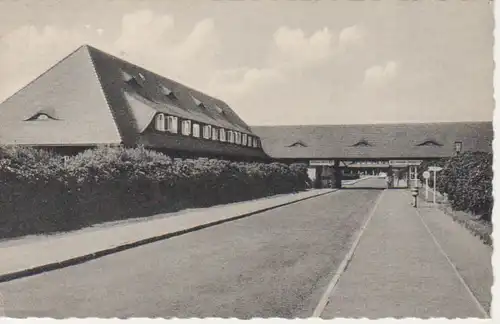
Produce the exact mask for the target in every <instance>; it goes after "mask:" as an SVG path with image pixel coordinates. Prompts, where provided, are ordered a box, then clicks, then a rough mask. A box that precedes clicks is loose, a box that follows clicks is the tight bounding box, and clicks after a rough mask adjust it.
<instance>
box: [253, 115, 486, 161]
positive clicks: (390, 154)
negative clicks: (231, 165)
mask: <svg viewBox="0 0 500 324" xmlns="http://www.w3.org/2000/svg"><path fill="white" fill-rule="evenodd" d="M252 129H253V130H254V132H255V133H256V134H257V135H259V136H260V138H261V140H262V146H263V148H264V151H265V152H266V153H267V154H268V155H269V156H270V157H272V158H280V159H287V158H289V159H300V158H303V159H327V158H328V159H330V158H331V159H333V158H346V159H347V158H349V159H350V158H352V159H369V158H388V159H390V158H393V159H404V158H407V159H412V158H438V157H448V156H452V155H453V154H454V152H455V142H461V143H462V149H463V151H487V152H491V150H492V147H491V144H492V140H493V124H492V122H449V123H425V124H424V123H407V124H372V125H308V126H253V127H252Z"/></svg>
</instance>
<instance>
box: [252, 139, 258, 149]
mask: <svg viewBox="0 0 500 324" xmlns="http://www.w3.org/2000/svg"><path fill="white" fill-rule="evenodd" d="M253 147H254V148H258V147H259V139H258V138H254V139H253Z"/></svg>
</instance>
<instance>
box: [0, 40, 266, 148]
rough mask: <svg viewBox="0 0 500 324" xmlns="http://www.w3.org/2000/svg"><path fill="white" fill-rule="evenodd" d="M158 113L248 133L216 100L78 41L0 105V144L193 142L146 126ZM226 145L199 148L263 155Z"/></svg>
mask: <svg viewBox="0 0 500 324" xmlns="http://www.w3.org/2000/svg"><path fill="white" fill-rule="evenodd" d="M158 112H163V113H167V114H170V115H174V116H178V117H180V118H185V119H190V120H192V121H194V122H199V123H201V124H210V125H213V126H216V127H223V128H225V129H228V130H234V131H239V132H243V133H247V134H251V135H254V134H253V133H252V131H251V129H250V127H249V126H248V125H247V124H245V122H244V121H243V120H241V118H240V117H239V116H238V115H237V114H236V113H235V112H234V111H233V110H232V109H231V108H230V107H229V106H228V105H227V104H226V103H225V102H224V101H222V100H219V99H217V98H214V97H211V96H208V95H206V94H204V93H202V92H200V91H197V90H195V89H193V88H190V87H187V86H185V85H182V84H180V83H178V82H176V81H173V80H171V79H168V78H165V77H163V76H160V75H158V74H156V73H153V72H151V71H148V70H147V69H145V68H142V67H139V66H137V65H134V64H132V63H129V62H127V61H124V60H122V59H119V58H117V57H115V56H112V55H110V54H108V53H105V52H103V51H100V50H98V49H96V48H94V47H92V46H88V45H84V46H81V47H79V48H78V49H77V50H75V51H74V52H72V53H71V54H69V55H68V56H66V57H65V58H63V59H62V60H61V61H59V62H58V63H57V64H56V65H54V66H53V67H51V68H50V69H48V70H47V71H46V72H45V73H43V74H42V75H41V76H39V77H38V78H36V79H35V80H33V81H32V82H31V83H29V84H28V85H27V86H25V87H24V88H22V89H21V90H19V91H18V92H16V93H15V94H14V95H13V96H11V97H10V98H8V99H7V100H6V101H4V102H3V103H1V104H0V144H7V145H11V144H21V145H39V146H78V145H82V146H86V145H95V144H125V145H129V146H134V145H137V144H144V145H146V146H153V147H157V148H179V147H180V146H183V147H184V148H188V149H191V148H190V147H189V146H186V145H184V144H186V143H187V142H189V143H191V142H193V143H192V144H193V145H194V146H195V147H193V148H192V149H196V147H198V146H200V145H198V144H196V143H194V142H195V141H196V140H194V141H193V140H192V141H190V140H188V139H187V138H182V139H180V138H179V137H178V136H177V137H176V136H169V135H168V134H165V136H163V137H159V136H158V134H154V133H153V132H147V131H146V129H147V128H148V126H150V125H151V123H152V121H153V118H154V116H155V114H156V113H158ZM39 116H42V117H45V118H46V119H48V120H46V121H39V120H37V117H39ZM30 119H31V120H30ZM186 140H187V142H186ZM195 144H196V145H195ZM232 146H235V145H230V144H227V143H205V144H204V145H201V146H200V147H199V149H201V150H208V151H213V152H215V153H222V154H223V153H224V152H225V151H226V150H227V152H229V153H234V154H240V155H259V156H265V155H264V154H263V153H262V151H261V150H256V149H252V148H247V147H239V148H237V147H232ZM233 151H234V152H233ZM259 151H260V152H259Z"/></svg>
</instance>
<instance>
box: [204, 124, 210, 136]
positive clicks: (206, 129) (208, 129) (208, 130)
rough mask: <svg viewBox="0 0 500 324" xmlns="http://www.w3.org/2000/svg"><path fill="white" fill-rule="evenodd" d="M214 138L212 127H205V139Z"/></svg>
mask: <svg viewBox="0 0 500 324" xmlns="http://www.w3.org/2000/svg"><path fill="white" fill-rule="evenodd" d="M211 136H212V126H210V125H205V126H203V138H205V139H209V138H210V137H211Z"/></svg>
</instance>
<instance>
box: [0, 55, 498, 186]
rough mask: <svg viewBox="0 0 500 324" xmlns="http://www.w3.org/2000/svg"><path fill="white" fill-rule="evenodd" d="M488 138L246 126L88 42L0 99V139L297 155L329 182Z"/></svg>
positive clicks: (464, 125)
mask: <svg viewBox="0 0 500 324" xmlns="http://www.w3.org/2000/svg"><path fill="white" fill-rule="evenodd" d="M492 140H493V125H492V122H454V123H430V124H429V123H427V124H410V123H406V124H376V125H309V126H255V127H249V126H248V125H247V124H246V123H245V122H244V121H243V120H242V119H241V118H240V117H239V116H238V115H237V114H236V113H235V112H234V111H233V110H232V109H231V107H229V106H228V105H227V104H226V103H225V102H223V101H222V100H219V99H216V98H213V97H211V96H208V95H206V94H204V93H201V92H199V91H197V90H195V89H192V88H190V87H187V86H185V85H182V84H180V83H178V82H175V81H173V80H170V79H168V78H165V77H162V76H160V75H157V74H155V73H153V72H151V71H148V70H146V69H144V68H141V67H139V66H137V65H134V64H131V63H129V62H126V61H124V60H121V59H119V58H117V57H114V56H112V55H110V54H107V53H104V52H102V51H100V50H98V49H96V48H93V47H91V46H88V45H84V46H81V47H80V48H78V49H77V50H75V51H74V52H73V53H71V54H70V55H68V56H67V57H65V58H64V59H62V60H61V61H60V62H59V63H57V64H56V65H55V66H53V67H52V68H50V69H49V70H48V71H46V72H45V73H44V74H42V75H41V76H39V77H38V78H36V79H35V80H33V81H32V82H31V83H30V84H28V85H27V86H26V87H24V88H22V89H21V90H19V91H18V92H17V93H15V94H14V95H13V96H11V97H10V98H9V99H7V100H6V101H5V102H3V103H1V104H0V145H26V146H35V147H42V148H50V149H53V150H57V151H59V152H61V153H64V154H74V153H76V152H79V151H81V150H83V149H87V148H91V147H96V146H99V145H123V146H127V147H135V146H138V145H143V146H145V147H147V148H150V149H155V150H158V151H162V152H164V153H166V154H169V155H171V156H174V157H200V156H201V157H216V158H224V159H232V160H243V161H280V162H284V163H293V162H303V163H307V164H309V165H310V174H311V177H313V178H321V179H322V178H326V179H332V178H334V179H335V182H336V185H337V186H339V185H340V184H339V183H340V182H339V181H340V179H341V178H342V173H346V172H347V173H352V172H358V171H357V170H359V169H362V170H363V172H366V171H367V172H379V171H382V170H386V169H388V168H389V169H390V168H391V167H403V168H404V167H406V166H407V165H408V164H409V163H407V162H405V161H407V160H412V161H413V162H414V160H417V161H420V160H426V159H435V158H441V157H449V156H452V155H454V154H457V153H460V152H462V151H471V150H473V151H488V152H491V150H492V147H491V145H492ZM398 161H399V162H398ZM398 163H399V165H398ZM353 170H354V171H353Z"/></svg>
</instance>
